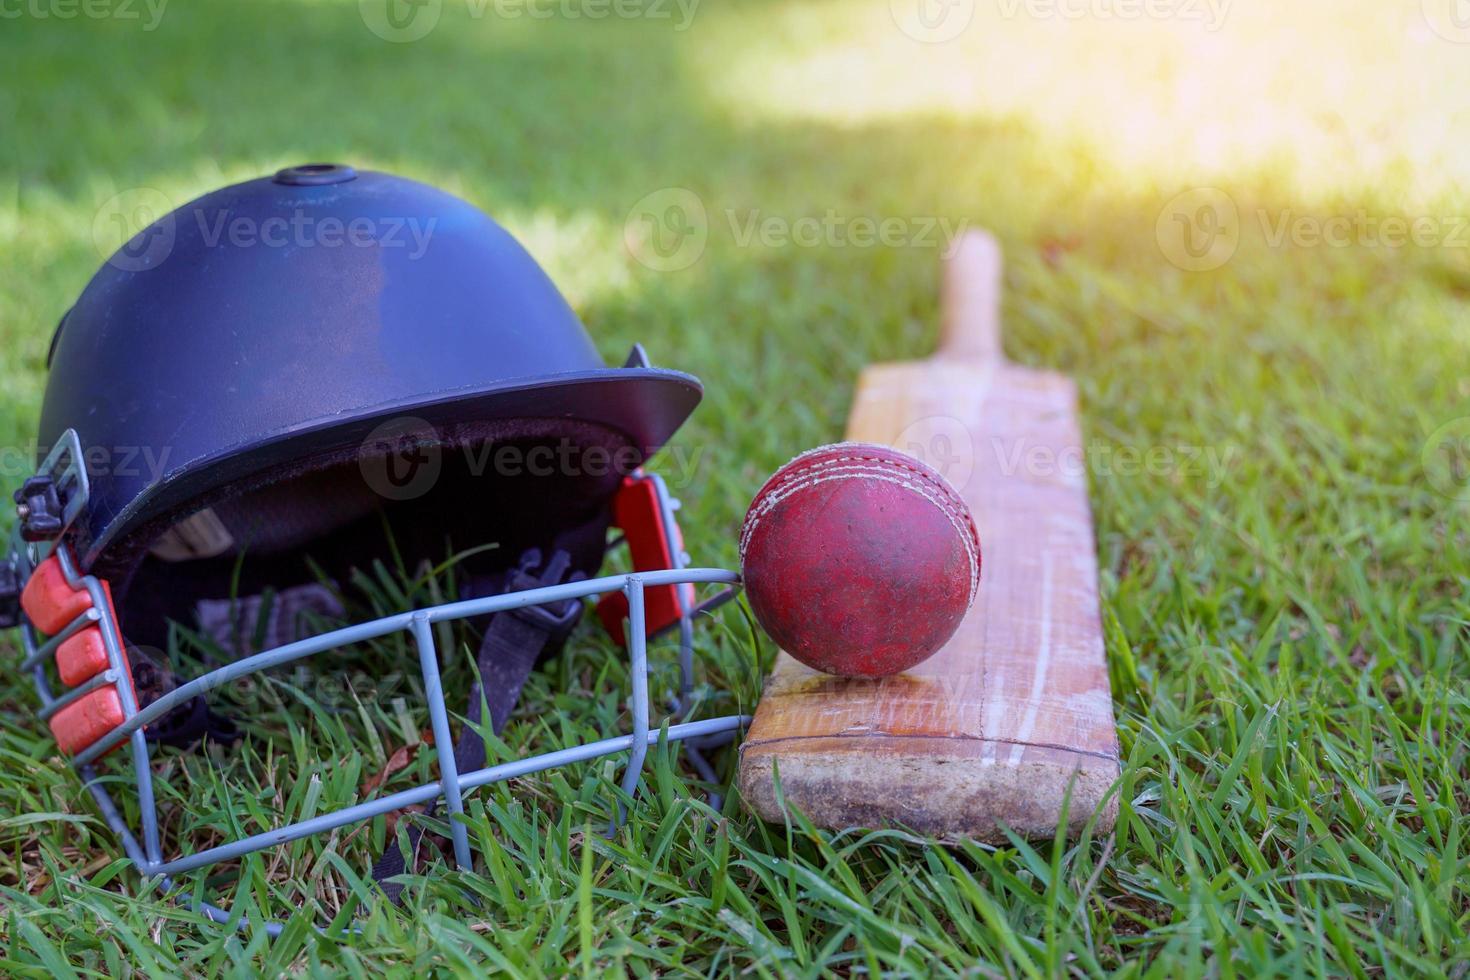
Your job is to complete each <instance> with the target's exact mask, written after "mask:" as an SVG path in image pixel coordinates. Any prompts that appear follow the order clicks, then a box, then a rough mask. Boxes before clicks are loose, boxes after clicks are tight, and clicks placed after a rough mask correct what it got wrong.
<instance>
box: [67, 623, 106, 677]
mask: <svg viewBox="0 0 1470 980" xmlns="http://www.w3.org/2000/svg"><path fill="white" fill-rule="evenodd" d="M106 669H107V646H106V644H104V643H103V642H102V628H101V627H100V626H88V627H87V628H86V629H84V630H82V631H81V632H79V633H76V634H74V635H72V636H69V637H67V638H66V639H65V640H64V641H62V643H61V645H60V646H58V647H57V648H56V670H57V673H59V674H60V675H61V683H63V684H65V685H66V686H67V687H76V686H77V685H78V684H81V683H82V682H83V681H89V680H91V679H92V678H93V677H96V676H97V675H98V674H100V673H102V672H103V671H104V670H106Z"/></svg>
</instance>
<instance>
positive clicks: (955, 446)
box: [740, 289, 1119, 841]
mask: <svg viewBox="0 0 1470 980" xmlns="http://www.w3.org/2000/svg"><path fill="white" fill-rule="evenodd" d="M955 292H956V290H954V289H950V290H947V296H950V297H953V295H954V294H955ZM971 295H973V292H972V294H971ZM954 343H955V338H954V337H953V336H951V337H949V338H947V339H946V342H945V350H946V351H949V350H951V349H952V347H953V345H954ZM959 346H960V349H961V350H967V351H975V350H980V351H982V352H986V351H987V350H989V351H994V352H998V350H999V346H998V338H997V339H996V340H995V343H994V344H988V342H987V341H985V340H984V338H981V339H979V340H978V341H976V340H975V339H974V338H971V342H964V341H961V343H960V345H959ZM848 437H849V438H852V439H859V440H863V441H869V442H879V443H885V444H888V445H892V446H894V447H895V448H898V449H901V450H904V451H906V452H910V453H912V454H914V455H916V456H920V457H921V458H924V459H925V461H926V462H928V463H929V464H930V465H931V466H934V467H935V468H936V469H939V470H940V471H941V472H942V473H943V474H944V475H945V476H946V477H947V478H948V479H950V482H951V483H953V484H954V485H955V487H956V489H958V490H959V491H960V492H961V493H962V494H963V495H964V497H965V499H966V501H967V502H968V504H969V505H970V508H971V510H972V511H973V513H974V515H975V520H976V523H977V525H978V527H979V531H980V540H981V548H982V551H983V558H984V567H983V571H982V577H981V586H980V592H979V595H978V597H977V599H976V602H975V605H974V606H973V607H972V608H971V610H970V612H969V614H968V615H967V616H966V618H965V620H964V622H963V623H962V624H961V626H960V629H959V631H958V632H957V633H956V634H955V636H954V638H953V639H951V641H950V642H949V643H948V644H947V645H946V646H945V647H944V649H942V650H941V651H940V652H939V653H937V654H935V655H934V656H933V657H931V658H930V659H929V660H927V661H925V662H924V663H922V664H920V665H919V666H918V667H916V668H913V669H911V670H908V671H905V672H904V673H902V674H899V675H896V676H892V677H885V678H880V679H877V680H860V679H851V678H838V677H832V676H829V675H826V674H822V673H819V672H817V671H814V670H812V669H811V668H808V667H805V666H803V665H802V664H800V663H798V662H797V661H796V660H794V659H792V658H791V657H790V656H788V655H786V654H785V653H782V654H780V655H779V656H778V659H777V663H776V666H775V668H774V670H773V672H772V675H771V678H770V680H769V681H768V683H767V685H766V690H765V693H764V694H763V696H762V699H761V703H760V706H759V708H758V709H757V711H756V716H755V719H754V721H753V723H752V725H751V728H750V731H749V733H748V735H747V738H746V740H745V743H744V745H743V746H742V748H741V761H740V789H741V793H742V796H743V797H744V799H745V800H746V801H747V804H748V805H749V806H751V807H752V808H753V809H754V810H755V811H756V812H757V813H759V814H760V815H761V816H763V817H765V818H766V819H770V820H779V819H781V816H782V814H781V807H780V804H779V802H778V798H777V794H776V788H775V781H774V774H775V772H776V771H777V770H779V773H780V781H781V792H782V794H783V795H784V798H785V800H786V802H787V803H788V804H789V805H794V806H795V807H797V808H799V809H800V810H801V811H802V812H803V813H805V814H806V815H807V817H808V818H810V819H811V820H812V821H813V822H814V823H816V824H817V825H819V826H824V827H829V828H841V827H850V826H884V825H893V824H901V825H904V826H908V827H911V828H913V829H915V830H919V831H921V832H924V833H930V834H935V835H938V836H941V837H975V838H979V839H982V840H993V841H994V840H1003V839H1004V834H1003V831H1002V827H1009V828H1011V829H1012V830H1015V831H1017V832H1019V833H1022V834H1026V835H1031V836H1050V835H1051V834H1053V833H1054V832H1055V831H1056V828H1057V826H1058V823H1059V821H1060V820H1061V817H1062V810H1063V807H1064V801H1065V805H1066V806H1067V807H1068V814H1069V816H1068V822H1069V824H1070V825H1071V826H1072V828H1073V829H1077V828H1080V826H1081V825H1082V824H1083V823H1085V822H1086V821H1087V820H1088V819H1090V818H1091V817H1092V815H1093V813H1094V811H1096V810H1097V809H1098V807H1099V805H1100V804H1102V802H1103V800H1104V799H1105V798H1106V797H1107V793H1108V790H1109V789H1110V787H1111V786H1112V784H1113V782H1114V781H1115V780H1116V778H1117V775H1118V771H1119V770H1118V747H1117V738H1116V732H1115V729H1114V725H1113V712H1112V697H1111V692H1110V690H1109V686H1108V674H1107V664H1106V659H1105V654H1104V649H1103V639H1102V625H1101V621H1100V618H1099V612H1098V597H1097V567H1096V558H1095V553H1094V542H1093V534H1092V519H1091V511H1090V509H1089V506H1088V500H1087V488H1086V474H1085V470H1084V467H1083V457H1082V446H1081V433H1080V429H1079V426H1078V418H1077V408H1076V392H1075V389H1074V387H1073V385H1072V383H1071V382H1070V381H1069V380H1068V379H1067V378H1065V377H1063V376H1061V375H1058V374H1053V373H1050V372H1043V371H1033V370H1028V369H1024V368H1020V367H1015V366H1012V365H1009V364H1007V363H1005V362H1004V361H1003V360H1001V359H999V357H998V356H994V355H993V354H990V353H984V354H982V356H943V355H941V356H939V357H936V358H934V359H931V360H929V361H921V362H916V363H912V364H894V365H882V366H876V367H871V368H868V369H867V370H866V371H864V373H863V376H862V379H861V381H860V383H859V387H858V392H857V395H856V398H855V400H854V404H853V410H852V414H851V417H850V419H849V424H848ZM894 614H895V615H902V614H903V613H902V610H895V613H894ZM1069 793H1070V799H1069V798H1068V794H1069ZM1115 814H1116V804H1115V803H1110V805H1109V806H1108V807H1107V808H1106V809H1105V810H1104V812H1102V814H1101V815H1100V819H1099V822H1100V824H1101V825H1103V827H1104V828H1106V827H1111V824H1112V821H1113V818H1114V816H1115Z"/></svg>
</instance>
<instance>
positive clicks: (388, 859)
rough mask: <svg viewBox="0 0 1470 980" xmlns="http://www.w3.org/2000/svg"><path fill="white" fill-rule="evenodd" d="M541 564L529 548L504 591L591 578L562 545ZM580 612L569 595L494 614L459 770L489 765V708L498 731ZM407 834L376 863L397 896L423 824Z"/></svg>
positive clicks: (459, 749)
mask: <svg viewBox="0 0 1470 980" xmlns="http://www.w3.org/2000/svg"><path fill="white" fill-rule="evenodd" d="M541 564H542V559H541V551H540V549H537V548H532V549H530V550H529V551H527V552H526V553H525V554H523V555H522V556H521V560H520V562H519V564H518V565H517V567H516V568H515V569H514V570H513V571H512V572H511V573H510V574H509V575H508V576H507V578H506V581H505V584H504V587H503V588H502V589H501V590H500V591H503V592H519V591H523V590H526V589H537V588H542V587H544V586H548V585H560V584H561V583H563V582H576V581H580V580H582V579H584V578H586V575H585V574H583V573H582V572H580V571H576V572H572V573H571V574H570V575H568V574H567V571H568V569H570V568H571V556H569V555H568V554H567V553H566V552H565V551H562V550H559V549H558V550H556V551H553V552H552V554H551V558H550V559H549V560H548V561H547V562H546V565H545V567H544V568H542V567H541ZM538 569H539V571H538ZM581 614H582V603H581V601H580V600H576V599H570V600H567V601H565V602H563V603H560V604H558V606H557V607H556V608H548V607H547V606H525V607H522V608H520V609H512V610H509V611H507V612H502V613H497V614H496V615H495V616H494V617H493V618H492V619H491V620H490V625H489V626H488V627H487V628H486V630H485V638H484V640H482V641H481V643H480V652H479V656H478V657H477V669H478V672H479V676H480V679H479V681H478V682H477V683H476V684H475V685H474V687H473V688H471V689H470V701H469V706H468V709H467V710H466V712H465V717H466V719H467V721H466V724H465V726H464V728H463V729H462V730H461V731H460V735H459V741H458V742H457V743H456V744H455V747H454V764H455V769H456V770H457V771H459V772H475V771H476V770H479V769H483V768H485V761H486V759H485V734H484V721H483V719H484V717H485V714H486V713H487V712H488V713H489V716H490V732H491V733H493V734H495V735H499V734H500V732H501V731H502V730H503V729H504V728H505V725H506V723H507V722H508V721H510V715H511V712H512V711H513V710H514V709H515V706H516V702H517V701H518V700H519V699H520V695H521V688H522V687H523V686H524V685H525V683H526V678H528V677H530V676H531V671H532V670H534V669H535V668H536V664H537V663H538V662H539V661H540V660H541V658H542V657H543V656H544V655H549V654H552V653H555V652H556V651H557V650H558V649H559V648H560V647H561V645H562V644H563V643H564V642H565V641H566V638H567V636H568V635H569V634H570V633H571V632H572V629H573V628H574V627H575V626H576V625H577V621H578V620H579V619H580V618H581ZM434 809H435V801H432V800H431V801H430V802H428V803H426V804H423V805H422V807H421V812H423V813H424V814H425V815H426V816H433V813H434ZM406 835H407V838H408V841H407V844H408V846H407V848H406V849H405V848H403V847H400V846H399V844H398V842H397V841H392V842H390V843H389V844H388V846H387V848H386V849H385V850H384V852H383V856H382V857H380V858H379V859H378V860H377V862H376V863H375V864H374V865H373V880H374V881H376V882H378V884H379V885H380V886H381V887H382V889H383V892H384V893H385V894H386V895H387V896H388V898H389V899H390V900H392V901H394V902H398V901H401V899H402V897H403V884H402V883H401V882H399V881H397V880H395V879H396V878H397V877H398V876H399V875H402V874H403V873H404V871H405V870H412V865H411V864H410V863H409V861H408V860H406V859H405V850H406V851H407V853H408V854H409V855H410V856H411V858H412V860H413V862H414V863H416V862H417V858H418V853H419V846H420V844H421V843H422V841H423V836H424V828H423V826H422V825H420V824H418V823H414V824H413V825H411V826H408V827H407V830H406Z"/></svg>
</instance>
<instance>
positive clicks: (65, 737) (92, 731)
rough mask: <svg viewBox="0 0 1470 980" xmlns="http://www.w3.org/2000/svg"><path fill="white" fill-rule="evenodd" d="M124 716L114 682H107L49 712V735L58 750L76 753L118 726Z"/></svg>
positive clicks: (120, 698) (70, 753) (120, 699)
mask: <svg viewBox="0 0 1470 980" xmlns="http://www.w3.org/2000/svg"><path fill="white" fill-rule="evenodd" d="M123 717H124V716H123V708H122V697H121V696H119V695H118V693H117V685H116V684H109V685H107V686H106V687H99V688H98V689H97V690H95V691H92V692H91V693H89V694H87V695H85V696H83V697H81V698H79V699H77V700H76V701H74V702H72V703H71V704H69V705H67V706H66V707H65V708H62V709H61V710H60V711H58V712H56V714H54V715H52V716H51V735H52V737H53V738H55V739H56V744H57V746H58V747H59V748H60V749H61V751H63V752H65V753H66V754H67V755H76V754H77V753H78V752H80V751H82V750H83V749H85V748H86V747H87V746H89V745H91V744H92V743H93V742H95V741H97V740H98V739H99V738H101V737H102V736H103V735H106V734H107V733H108V732H110V731H112V730H113V729H114V728H116V727H117V726H118V725H121V724H122V723H123ZM118 744H119V745H121V744H122V743H121V742H119V743H118Z"/></svg>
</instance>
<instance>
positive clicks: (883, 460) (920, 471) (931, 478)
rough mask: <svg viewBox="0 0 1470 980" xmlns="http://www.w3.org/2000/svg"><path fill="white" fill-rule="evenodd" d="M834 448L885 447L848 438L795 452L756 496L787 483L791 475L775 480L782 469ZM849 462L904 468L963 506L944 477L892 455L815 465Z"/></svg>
mask: <svg viewBox="0 0 1470 980" xmlns="http://www.w3.org/2000/svg"><path fill="white" fill-rule="evenodd" d="M834 449H848V450H863V449H869V450H873V449H876V450H884V449H886V447H884V446H879V445H876V444H875V443H870V442H857V441H855V440H851V439H849V440H847V441H845V442H834V443H832V444H830V445H827V446H817V447H815V448H813V449H807V450H804V451H802V452H799V453H797V454H796V455H795V456H793V457H792V458H791V459H790V460H789V461H787V463H786V465H785V466H782V467H781V469H780V470H777V471H776V474H774V475H772V477H771V479H769V480H767V481H766V482H765V484H764V485H763V486H762V487H761V488H760V490H758V491H756V497H757V498H759V497H760V495H761V494H762V493H764V492H765V491H766V489H767V488H770V489H771V490H772V491H774V490H775V489H776V488H777V487H781V486H785V485H786V483H789V482H790V480H791V477H787V478H786V480H785V481H783V482H777V480H776V477H777V476H779V475H780V474H781V472H782V471H786V470H790V469H791V468H792V467H793V466H794V465H795V464H796V463H799V462H801V461H802V460H804V459H807V458H808V457H811V456H817V455H820V454H821V453H830V452H832V451H833V450H834ZM850 462H856V463H875V464H880V465H882V466H888V467H893V468H895V469H901V470H904V471H905V472H908V473H912V474H913V475H915V476H917V477H919V478H920V479H921V480H925V481H926V482H928V483H932V484H934V485H935V486H936V487H938V488H939V489H940V490H941V491H942V492H943V493H944V494H945V495H946V496H948V497H950V498H951V499H952V500H953V501H954V502H956V503H957V504H959V506H961V507H964V506H965V505H964V501H963V498H961V497H960V495H959V494H958V493H956V492H955V489H954V487H952V486H950V485H949V483H948V482H947V481H945V479H944V478H943V477H940V476H937V474H934V473H931V472H929V471H928V470H927V469H926V468H921V467H920V466H913V465H910V464H908V463H904V462H902V461H901V460H898V459H894V458H893V456H892V455H882V456H877V455H853V456H834V457H832V458H831V459H825V460H823V461H822V462H820V463H818V464H816V466H817V467H819V468H820V467H826V466H832V465H834V464H837V463H850ZM800 478H801V477H800V476H798V477H796V479H800ZM773 483H774V484H775V486H773V485H772V484H773Z"/></svg>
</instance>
